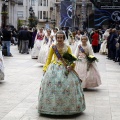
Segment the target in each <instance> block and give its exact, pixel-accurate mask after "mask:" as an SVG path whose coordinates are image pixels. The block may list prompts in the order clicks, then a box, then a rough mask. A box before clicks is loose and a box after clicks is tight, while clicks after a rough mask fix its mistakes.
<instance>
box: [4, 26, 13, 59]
mask: <svg viewBox="0 0 120 120" xmlns="http://www.w3.org/2000/svg"><path fill="white" fill-rule="evenodd" d="M2 34H3V41H2V42H3V49H4V47H7V56H10V57H12V54H11V53H10V44H11V36H12V34H11V31H9V26H8V25H6V26H5V28H4V29H3V30H2Z"/></svg>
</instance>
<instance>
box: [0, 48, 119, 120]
mask: <svg viewBox="0 0 120 120" xmlns="http://www.w3.org/2000/svg"><path fill="white" fill-rule="evenodd" d="M12 53H13V56H14V57H4V62H5V74H6V77H5V80H4V81H2V82H1V83H0V120H52V119H54V120H60V119H62V120H65V119H68V120H120V66H119V65H118V63H114V62H113V61H110V60H107V59H106V56H102V55H99V54H96V56H97V57H98V58H99V63H98V68H99V70H100V74H101V77H102V85H101V86H100V87H99V88H96V89H91V90H89V91H86V92H84V93H85V98H86V105H87V108H86V110H85V111H84V112H83V113H82V114H81V115H79V116H73V117H49V116H39V114H38V112H37V104H38V92H39V85H40V79H41V76H42V67H41V66H40V64H38V63H37V60H34V59H31V56H30V55H21V54H19V53H18V50H17V47H16V46H12Z"/></svg>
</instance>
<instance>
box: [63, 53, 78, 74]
mask: <svg viewBox="0 0 120 120" xmlns="http://www.w3.org/2000/svg"><path fill="white" fill-rule="evenodd" d="M63 58H64V60H65V63H66V66H71V65H72V64H73V63H74V61H76V60H77V58H75V57H74V56H73V55H71V54H69V53H68V52H65V53H64V54H63ZM68 74H69V71H68V70H67V71H66V72H65V75H66V76H68Z"/></svg>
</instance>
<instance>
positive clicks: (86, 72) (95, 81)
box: [75, 36, 101, 88]
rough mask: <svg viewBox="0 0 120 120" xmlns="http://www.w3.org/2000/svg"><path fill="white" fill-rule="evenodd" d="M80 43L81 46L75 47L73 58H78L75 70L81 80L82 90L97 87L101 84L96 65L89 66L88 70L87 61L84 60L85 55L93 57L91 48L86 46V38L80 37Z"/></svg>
mask: <svg viewBox="0 0 120 120" xmlns="http://www.w3.org/2000/svg"><path fill="white" fill-rule="evenodd" d="M81 41H82V44H80V45H79V46H78V47H77V49H76V52H75V56H76V57H77V58H78V61H77V62H76V67H75V70H76V72H77V73H78V75H79V77H80V79H81V80H82V87H83V88H91V87H97V86H99V85H100V84H101V78H100V74H99V71H98V68H97V65H96V63H95V62H93V63H91V64H90V67H89V69H88V61H87V59H86V55H94V53H93V50H92V46H91V45H88V44H87V41H88V37H87V36H82V37H81ZM81 48H82V49H81Z"/></svg>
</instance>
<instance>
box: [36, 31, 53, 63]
mask: <svg viewBox="0 0 120 120" xmlns="http://www.w3.org/2000/svg"><path fill="white" fill-rule="evenodd" d="M52 38H53V37H52V36H51V30H50V29H48V30H47V34H46V35H45V36H44V39H43V43H42V47H41V49H40V51H39V56H38V62H39V63H41V64H45V62H46V59H47V56H48V51H49V48H50V46H51V45H52V43H53V42H54V41H53V39H52Z"/></svg>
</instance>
